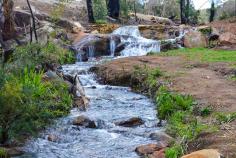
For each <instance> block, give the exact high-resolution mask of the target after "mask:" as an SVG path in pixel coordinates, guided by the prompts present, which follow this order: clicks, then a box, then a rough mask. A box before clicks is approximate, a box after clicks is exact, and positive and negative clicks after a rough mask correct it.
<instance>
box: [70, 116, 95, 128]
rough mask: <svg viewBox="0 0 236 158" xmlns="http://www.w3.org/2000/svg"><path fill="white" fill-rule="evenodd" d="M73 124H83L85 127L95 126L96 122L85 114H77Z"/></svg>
mask: <svg viewBox="0 0 236 158" xmlns="http://www.w3.org/2000/svg"><path fill="white" fill-rule="evenodd" d="M73 125H76V126H83V127H86V128H96V124H95V122H94V121H92V120H90V119H89V118H88V117H86V116H79V117H77V118H76V119H75V120H74V121H73Z"/></svg>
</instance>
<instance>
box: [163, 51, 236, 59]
mask: <svg viewBox="0 0 236 158" xmlns="http://www.w3.org/2000/svg"><path fill="white" fill-rule="evenodd" d="M160 55H161V56H184V57H186V58H187V59H188V60H197V61H202V62H236V51H227V50H213V49H207V48H191V49H189V48H183V49H178V50H170V51H168V52H163V53H161V54H160Z"/></svg>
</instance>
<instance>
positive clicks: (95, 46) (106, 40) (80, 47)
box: [73, 34, 121, 61]
mask: <svg viewBox="0 0 236 158" xmlns="http://www.w3.org/2000/svg"><path fill="white" fill-rule="evenodd" d="M111 39H112V40H113V41H114V42H115V45H116V46H117V45H119V44H120V42H121V40H120V37H119V36H118V35H112V36H111V35H103V34H90V35H87V36H85V37H84V38H82V39H81V40H79V41H76V42H74V44H73V50H74V51H76V52H77V53H80V54H81V57H80V58H82V61H84V59H86V58H88V57H89V55H92V56H93V57H101V56H109V55H111V50H110V42H111ZM116 52H117V50H116Z"/></svg>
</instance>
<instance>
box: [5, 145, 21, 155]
mask: <svg viewBox="0 0 236 158" xmlns="http://www.w3.org/2000/svg"><path fill="white" fill-rule="evenodd" d="M4 150H5V151H6V153H7V155H8V156H9V157H16V156H21V155H23V154H24V152H23V151H21V150H20V149H18V148H14V147H13V148H4Z"/></svg>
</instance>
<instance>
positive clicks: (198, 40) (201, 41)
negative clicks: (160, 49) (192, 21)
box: [184, 31, 207, 48]
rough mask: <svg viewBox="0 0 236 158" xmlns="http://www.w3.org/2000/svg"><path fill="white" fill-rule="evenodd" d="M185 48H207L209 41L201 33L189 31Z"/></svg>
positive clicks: (185, 38) (185, 37)
mask: <svg viewBox="0 0 236 158" xmlns="http://www.w3.org/2000/svg"><path fill="white" fill-rule="evenodd" d="M184 46H185V47H187V48H200V47H207V39H206V37H205V36H204V35H203V34H202V33H201V32H199V31H189V32H188V33H186V35H185V36H184Z"/></svg>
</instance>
